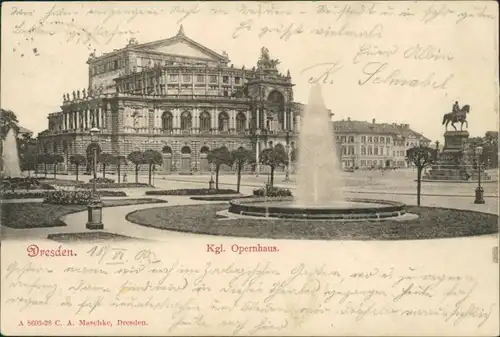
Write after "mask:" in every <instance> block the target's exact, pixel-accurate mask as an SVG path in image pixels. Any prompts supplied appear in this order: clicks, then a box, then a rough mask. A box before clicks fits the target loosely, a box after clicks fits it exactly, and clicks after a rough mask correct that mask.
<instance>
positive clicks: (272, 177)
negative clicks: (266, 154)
mask: <svg viewBox="0 0 500 337" xmlns="http://www.w3.org/2000/svg"><path fill="white" fill-rule="evenodd" d="M269 185H271V187H272V186H273V185H274V166H271V181H270V182H269Z"/></svg>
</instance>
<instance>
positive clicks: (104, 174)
mask: <svg viewBox="0 0 500 337" xmlns="http://www.w3.org/2000/svg"><path fill="white" fill-rule="evenodd" d="M102 178H103V179H105V178H106V164H102Z"/></svg>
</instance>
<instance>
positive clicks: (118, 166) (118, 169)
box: [116, 164, 120, 184]
mask: <svg viewBox="0 0 500 337" xmlns="http://www.w3.org/2000/svg"><path fill="white" fill-rule="evenodd" d="M116 170H117V171H118V184H119V183H120V164H118V165H117V166H116Z"/></svg>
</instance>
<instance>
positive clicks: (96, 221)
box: [86, 127, 104, 229]
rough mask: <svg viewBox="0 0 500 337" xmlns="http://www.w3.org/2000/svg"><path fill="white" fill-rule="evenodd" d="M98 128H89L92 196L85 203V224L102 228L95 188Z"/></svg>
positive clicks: (99, 203)
mask: <svg viewBox="0 0 500 337" xmlns="http://www.w3.org/2000/svg"><path fill="white" fill-rule="evenodd" d="M98 133H99V129H98V128H96V127H94V128H92V129H90V139H91V143H92V144H93V157H94V160H93V161H94V162H93V169H94V179H93V180H92V198H91V200H90V203H89V204H88V205H87V210H88V221H87V224H86V227H87V229H103V228H104V225H103V223H102V202H101V199H100V198H99V194H98V193H97V188H96V179H97V146H96V145H97V134H98Z"/></svg>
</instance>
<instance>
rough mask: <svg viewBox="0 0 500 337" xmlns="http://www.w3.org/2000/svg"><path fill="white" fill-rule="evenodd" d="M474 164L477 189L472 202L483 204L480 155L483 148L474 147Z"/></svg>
mask: <svg viewBox="0 0 500 337" xmlns="http://www.w3.org/2000/svg"><path fill="white" fill-rule="evenodd" d="M475 152H476V163H477V174H478V175H477V187H476V199H475V200H474V203H475V204H484V203H485V201H484V190H483V188H482V187H481V160H480V158H481V154H482V153H483V147H482V146H478V147H476V150H475Z"/></svg>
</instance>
